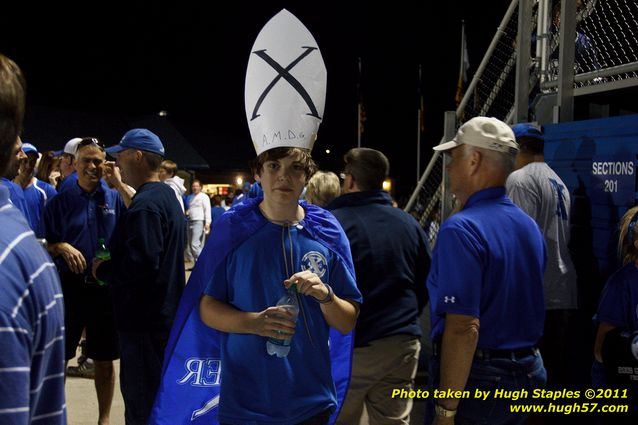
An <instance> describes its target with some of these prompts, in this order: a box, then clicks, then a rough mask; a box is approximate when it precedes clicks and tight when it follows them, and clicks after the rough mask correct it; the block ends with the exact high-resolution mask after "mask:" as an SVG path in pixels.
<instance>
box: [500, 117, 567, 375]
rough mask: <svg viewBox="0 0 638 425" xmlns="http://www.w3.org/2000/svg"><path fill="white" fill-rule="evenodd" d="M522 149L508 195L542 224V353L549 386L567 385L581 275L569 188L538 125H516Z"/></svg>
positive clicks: (517, 136)
mask: <svg viewBox="0 0 638 425" xmlns="http://www.w3.org/2000/svg"><path fill="white" fill-rule="evenodd" d="M512 130H513V131H514V135H515V136H516V141H517V142H518V144H519V146H520V151H519V153H518V155H517V156H516V166H515V168H516V171H514V172H513V173H512V174H510V176H509V177H508V178H507V184H506V187H507V195H508V196H509V197H510V198H511V199H512V201H514V203H515V204H516V205H518V206H519V207H520V208H521V209H522V210H523V211H525V212H526V213H527V214H528V215H529V216H530V217H532V218H533V219H534V221H536V223H537V224H538V226H539V227H540V228H541V231H542V232H543V235H544V236H545V243H546V244H547V268H546V269H545V275H544V278H543V289H544V296H545V309H546V313H545V330H544V332H543V339H542V340H541V344H540V349H541V352H542V353H543V360H544V361H545V367H546V368H547V379H548V384H549V385H551V386H554V387H564V386H565V384H567V383H568V382H567V379H566V376H565V373H566V371H567V369H568V364H567V355H566V353H567V343H566V341H567V336H568V328H569V324H570V323H571V322H572V321H573V318H574V316H575V313H576V309H577V308H578V293H577V281H576V271H575V269H574V264H573V263H572V259H571V256H570V253H569V250H568V248H567V245H568V243H569V231H570V225H569V216H570V206H571V202H570V197H569V190H567V188H566V187H565V184H564V183H563V181H562V180H561V178H560V177H559V176H558V174H556V173H555V172H554V170H552V169H551V168H550V167H549V165H547V163H546V162H545V158H544V156H543V148H544V143H545V139H544V137H543V133H542V131H541V130H540V129H539V128H538V127H536V126H535V125H533V124H528V123H524V124H516V125H515V126H514V127H512Z"/></svg>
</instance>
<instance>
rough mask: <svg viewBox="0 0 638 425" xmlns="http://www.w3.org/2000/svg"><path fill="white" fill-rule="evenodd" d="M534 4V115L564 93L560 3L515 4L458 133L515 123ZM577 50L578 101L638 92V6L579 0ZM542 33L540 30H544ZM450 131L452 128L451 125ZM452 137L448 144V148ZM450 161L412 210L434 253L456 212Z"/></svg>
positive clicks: (628, 0)
mask: <svg viewBox="0 0 638 425" xmlns="http://www.w3.org/2000/svg"><path fill="white" fill-rule="evenodd" d="M521 1H530V2H533V3H534V4H533V7H531V8H530V9H529V10H531V14H529V15H527V14H526V13H524V15H526V16H525V19H529V20H531V21H532V25H531V26H530V28H531V30H532V33H533V35H532V36H531V39H532V47H533V48H534V47H535V49H532V48H527V49H529V51H530V54H531V56H532V59H531V61H530V64H529V66H530V72H529V80H528V82H527V83H526V85H525V87H527V88H528V94H529V99H530V102H529V105H530V115H529V119H530V120H534V119H535V115H534V113H535V111H534V105H536V103H537V102H536V101H537V100H538V99H539V98H540V97H543V96H548V95H555V94H556V92H557V91H558V90H559V78H558V75H559V72H558V69H559V66H558V65H559V64H558V57H559V56H558V51H559V48H558V47H559V43H558V40H559V30H560V20H559V16H560V15H559V13H558V12H560V2H559V1H558V0H555V1H553V2H552V0H539V1H538V2H535V1H533V0H512V2H511V3H510V5H509V7H508V9H507V11H506V13H505V16H504V17H503V19H502V20H501V23H500V25H499V26H498V28H497V31H496V34H495V35H494V37H493V38H492V41H491V43H490V46H489V48H488V50H487V52H486V54H485V56H484V57H483V60H482V61H481V64H480V65H479V67H478V68H477V70H476V72H475V74H474V77H473V78H472V81H471V83H470V85H469V86H468V88H467V91H466V92H465V96H464V97H463V100H462V101H461V103H460V104H459V106H458V108H457V109H456V114H455V115H456V120H455V121H456V122H455V123H454V124H455V126H458V125H460V124H462V123H463V122H465V121H467V120H469V119H471V118H473V117H475V116H492V117H496V118H499V119H501V120H503V121H505V122H507V123H509V124H512V123H513V122H514V120H515V118H514V117H515V100H516V93H517V87H516V85H517V79H516V65H517V35H518V28H519V22H518V20H519V4H520V2H521ZM575 1H576V11H577V14H576V16H575V25H576V40H575V44H576V49H575V53H574V56H573V58H571V59H570V60H571V62H572V63H573V66H574V72H575V75H574V87H573V88H574V91H573V95H574V96H578V95H583V94H589V93H593V92H600V91H606V90H615V89H619V88H624V87H628V86H636V85H638V74H637V72H638V55H637V53H638V20H637V18H638V2H636V1H635V0H575ZM537 29H538V30H537ZM448 127H449V125H448ZM447 137H450V134H446V135H445V136H444V137H443V138H442V139H441V142H444V141H446V138H447ZM443 161H444V157H443V155H441V154H439V153H438V152H435V153H434V154H433V156H432V158H431V160H430V162H429V163H428V166H427V167H426V170H425V172H424V173H423V175H422V176H421V179H420V180H419V183H418V184H417V187H416V188H415V190H414V192H413V194H412V196H411V197H410V200H409V201H408V203H407V205H406V207H405V211H406V212H408V213H410V214H412V215H413V216H414V217H415V218H416V219H417V220H418V221H419V223H420V224H421V226H423V228H424V229H425V230H426V234H427V235H428V243H429V245H430V246H429V247H430V249H432V248H433V247H434V243H435V242H436V235H437V232H438V228H439V225H440V223H441V221H442V220H444V219H445V218H446V217H447V216H448V215H449V212H450V209H451V207H450V203H451V199H450V196H449V195H448V194H447V192H446V188H445V184H444V166H443Z"/></svg>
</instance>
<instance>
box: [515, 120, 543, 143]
mask: <svg viewBox="0 0 638 425" xmlns="http://www.w3.org/2000/svg"><path fill="white" fill-rule="evenodd" d="M512 131H513V132H514V136H516V138H517V139H520V138H521V137H531V138H532V139H538V140H543V141H544V140H545V137H544V136H543V132H542V131H541V129H540V128H538V127H537V126H535V125H534V124H529V123H522V124H516V125H515V126H513V127H512Z"/></svg>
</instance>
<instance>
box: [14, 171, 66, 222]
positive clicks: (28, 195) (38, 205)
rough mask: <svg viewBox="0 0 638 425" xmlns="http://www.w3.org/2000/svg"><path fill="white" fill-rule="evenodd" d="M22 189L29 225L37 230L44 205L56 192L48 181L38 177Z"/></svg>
mask: <svg viewBox="0 0 638 425" xmlns="http://www.w3.org/2000/svg"><path fill="white" fill-rule="evenodd" d="M23 190H24V200H25V201H26V203H27V208H28V210H29V226H31V229H33V230H34V231H37V230H38V226H39V224H40V219H41V218H42V213H43V212H44V206H45V205H46V203H47V202H49V200H50V199H51V198H53V197H54V196H55V195H57V193H58V192H57V191H56V190H55V189H54V188H53V186H51V185H50V184H49V183H45V182H43V181H42V180H38V179H34V182H33V184H31V185H29V187H27V188H26V189H23Z"/></svg>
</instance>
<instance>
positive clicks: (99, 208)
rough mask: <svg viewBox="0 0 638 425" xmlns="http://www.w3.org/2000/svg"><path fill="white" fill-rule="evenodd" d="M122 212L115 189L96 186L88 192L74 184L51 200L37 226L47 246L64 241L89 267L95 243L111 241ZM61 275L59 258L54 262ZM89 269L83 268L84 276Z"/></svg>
mask: <svg viewBox="0 0 638 425" xmlns="http://www.w3.org/2000/svg"><path fill="white" fill-rule="evenodd" d="M124 210H125V207H124V202H123V201H122V198H121V197H120V195H119V193H117V191H116V190H113V189H109V188H108V187H107V186H106V185H105V184H103V182H102V184H100V185H98V187H97V188H96V189H95V190H94V191H93V192H91V193H88V192H85V191H84V190H82V188H81V187H80V186H79V185H78V184H77V183H76V184H75V185H73V186H69V187H68V188H67V189H66V190H64V191H62V192H60V193H59V194H58V195H57V196H55V197H54V198H53V199H51V200H50V201H49V202H48V203H47V205H46V207H45V209H44V214H43V216H42V221H41V223H40V225H41V228H40V233H41V234H42V235H43V236H44V237H45V238H46V240H47V241H48V242H49V244H54V243H58V242H67V243H69V244H71V245H72V246H73V247H74V248H76V249H77V250H79V251H80V252H81V253H82V255H84V258H85V259H86V261H87V264H91V261H93V257H94V256H95V251H96V249H97V240H98V239H99V238H104V239H105V240H106V242H107V243H108V241H109V240H110V239H111V235H112V234H113V230H114V229H115V224H116V223H117V220H118V218H119V217H120V215H121V214H122V212H123V211H124ZM55 261H56V264H57V266H58V269H59V270H60V271H61V272H66V271H69V268H68V266H67V264H66V262H65V261H64V259H62V257H57V258H56V259H55ZM89 272H90V266H89V267H87V273H89Z"/></svg>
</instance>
